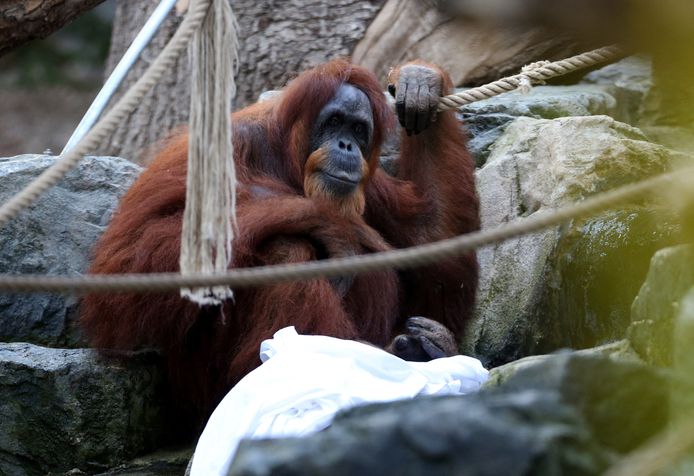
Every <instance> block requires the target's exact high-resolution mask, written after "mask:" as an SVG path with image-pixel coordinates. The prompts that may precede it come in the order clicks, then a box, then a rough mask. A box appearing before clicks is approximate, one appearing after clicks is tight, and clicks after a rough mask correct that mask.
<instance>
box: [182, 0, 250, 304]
mask: <svg viewBox="0 0 694 476" xmlns="http://www.w3.org/2000/svg"><path fill="white" fill-rule="evenodd" d="M236 27H237V25H236V20H235V18H234V14H233V12H232V10H231V6H230V5H229V2H228V0H213V4H212V7H211V8H210V10H209V13H208V15H207V18H206V19H205V21H204V23H203V25H202V28H200V29H199V30H198V31H196V33H195V35H193V42H192V44H191V49H190V66H191V67H190V69H191V88H190V121H189V122H190V127H189V129H190V135H189V140H188V174H187V181H186V206H185V211H184V213H183V225H182V232H181V255H180V259H179V265H180V266H179V268H180V270H181V274H183V275H189V274H193V275H194V274H211V273H222V272H224V271H226V270H227V269H228V267H229V262H230V261H231V256H232V248H231V243H232V240H233V238H234V233H233V232H234V228H235V225H236V172H235V169H234V160H233V157H234V148H233V145H232V143H231V126H232V124H231V100H232V98H233V97H234V95H235V93H236V85H235V83H234V72H235V65H238V39H237V37H236V31H237V28H236ZM181 296H183V297H185V298H187V299H189V300H191V301H193V302H195V303H197V304H199V305H201V306H202V305H214V304H221V303H222V302H223V301H224V300H226V299H230V298H233V296H234V294H233V292H232V290H231V288H229V287H226V286H215V287H211V288H210V287H205V288H194V289H191V288H183V289H181Z"/></svg>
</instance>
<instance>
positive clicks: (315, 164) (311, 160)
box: [304, 147, 369, 216]
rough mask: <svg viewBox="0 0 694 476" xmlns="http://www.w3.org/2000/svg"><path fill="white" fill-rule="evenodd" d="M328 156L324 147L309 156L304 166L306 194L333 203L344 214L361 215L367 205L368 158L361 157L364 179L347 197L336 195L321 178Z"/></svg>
mask: <svg viewBox="0 0 694 476" xmlns="http://www.w3.org/2000/svg"><path fill="white" fill-rule="evenodd" d="M327 156H328V153H327V151H326V150H325V149H324V148H323V147H321V148H320V149H318V150H316V151H315V152H313V153H312V154H311V155H309V156H308V160H307V161H306V165H305V166H304V193H305V195H306V196H307V197H309V198H313V199H319V200H325V201H328V202H331V203H333V204H334V205H335V206H336V207H337V209H338V210H339V211H340V213H341V214H343V215H358V216H361V215H362V214H363V213H364V206H365V199H364V184H365V183H366V180H367V178H368V176H369V166H368V164H367V162H366V160H364V158H363V157H362V159H361V169H362V179H361V181H360V182H359V184H358V185H357V188H356V189H355V190H354V192H352V193H351V194H349V195H347V196H345V197H336V196H335V195H334V194H332V193H331V192H330V189H328V187H327V186H326V185H325V183H323V181H322V180H321V179H320V174H321V170H322V169H323V165H324V164H325V161H326V160H327Z"/></svg>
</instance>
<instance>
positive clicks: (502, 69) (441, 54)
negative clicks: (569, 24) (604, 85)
mask: <svg viewBox="0 0 694 476" xmlns="http://www.w3.org/2000/svg"><path fill="white" fill-rule="evenodd" d="M438 4H439V2H438V1H436V0H388V1H387V2H386V4H385V6H384V7H383V9H382V10H381V11H380V13H379V14H378V16H377V17H376V19H375V20H374V21H373V23H372V24H371V25H370V26H369V29H368V30H367V32H366V35H365V36H364V38H363V39H362V40H361V41H360V42H359V44H358V45H357V46H356V48H355V50H354V55H353V60H354V62H355V63H357V64H361V65H362V66H365V67H367V68H369V69H370V70H372V71H373V72H374V73H376V75H377V76H379V77H382V76H384V75H386V74H387V73H388V69H389V68H391V67H393V66H396V65H398V64H402V63H404V62H406V61H409V60H413V59H418V58H419V59H424V60H426V61H430V62H432V63H435V64H438V65H439V66H442V67H443V68H444V69H445V70H446V71H448V73H449V74H450V75H451V79H453V82H454V84H456V85H459V86H460V85H478V84H484V83H486V82H489V81H493V80H496V79H499V78H500V77H502V76H506V75H508V74H515V73H517V72H518V71H519V69H520V68H521V67H522V66H524V65H526V64H528V63H532V62H534V61H538V60H557V59H562V58H565V57H566V56H570V55H572V54H575V53H576V52H577V51H578V49H579V48H578V45H577V42H575V41H573V40H571V39H569V38H568V37H566V36H561V35H556V34H550V33H548V32H547V31H545V30H543V29H540V28H531V27H516V28H503V27H496V28H493V27H490V26H489V25H485V24H480V23H475V22H472V21H470V20H466V19H461V18H455V16H454V15H451V14H449V13H447V12H444V11H442V10H441V9H439V8H437V6H438Z"/></svg>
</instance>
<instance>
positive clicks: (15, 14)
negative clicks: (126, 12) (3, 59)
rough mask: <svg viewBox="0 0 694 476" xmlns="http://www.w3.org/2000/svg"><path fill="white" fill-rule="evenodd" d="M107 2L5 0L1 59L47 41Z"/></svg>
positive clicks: (0, 20) (0, 29)
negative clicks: (33, 42)
mask: <svg viewBox="0 0 694 476" xmlns="http://www.w3.org/2000/svg"><path fill="white" fill-rule="evenodd" d="M103 1H104V0H6V1H4V2H2V5H0V56H2V55H3V54H5V53H7V52H8V51H10V50H11V49H12V48H15V47H17V46H19V45H21V44H22V43H25V42H27V41H29V40H33V39H36V38H45V37H46V36H48V35H50V34H51V33H53V32H54V31H56V30H59V29H60V28H62V27H63V26H64V25H65V24H67V23H69V22H70V21H72V20H73V19H75V18H76V17H78V16H79V15H80V14H82V13H84V12H86V11H88V10H90V9H92V8H93V7H95V6H97V5H98V4H100V3H101V2H103Z"/></svg>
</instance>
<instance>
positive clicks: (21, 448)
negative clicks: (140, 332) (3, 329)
mask: <svg viewBox="0 0 694 476" xmlns="http://www.w3.org/2000/svg"><path fill="white" fill-rule="evenodd" d="M155 363H156V362H155V358H154V356H152V355H145V354H140V355H138V356H132V357H131V358H129V359H128V361H127V364H125V363H123V364H120V363H116V362H113V361H109V362H106V361H103V360H100V359H99V358H98V357H96V354H95V353H94V351H92V350H87V349H69V350H65V349H50V348H45V347H38V346H34V345H31V344H22V343H11V344H0V422H2V424H1V425H0V474H7V475H43V474H46V473H48V472H57V473H59V472H65V471H68V470H70V469H72V468H79V469H81V470H83V471H86V472H88V473H90V474H94V473H95V472H98V470H105V469H107V468H109V467H112V466H115V465H117V464H120V463H121V462H122V461H124V460H127V459H130V458H132V457H133V456H135V454H137V453H139V452H141V451H144V450H147V449H152V448H153V446H154V445H155V444H156V443H157V442H160V441H161V439H162V432H163V431H164V424H163V419H162V415H163V413H162V406H161V402H160V400H159V397H158V395H159V394H158V390H159V386H160V385H161V383H160V378H159V374H158V372H157V371H156V366H155Z"/></svg>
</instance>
